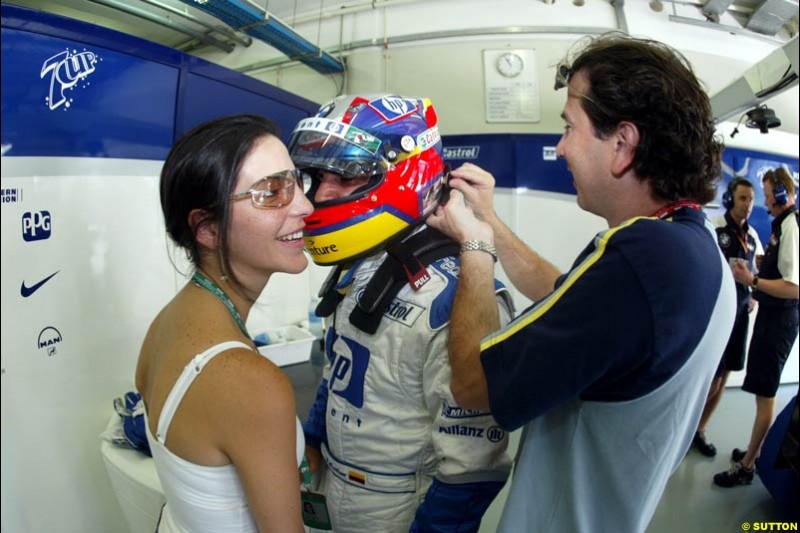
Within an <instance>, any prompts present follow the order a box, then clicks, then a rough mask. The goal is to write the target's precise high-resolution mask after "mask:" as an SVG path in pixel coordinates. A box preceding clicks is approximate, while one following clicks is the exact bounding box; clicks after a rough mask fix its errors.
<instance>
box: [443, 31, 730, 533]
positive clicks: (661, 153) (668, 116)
mask: <svg viewBox="0 0 800 533" xmlns="http://www.w3.org/2000/svg"><path fill="white" fill-rule="evenodd" d="M558 86H562V87H563V86H566V87H567V99H566V105H565V106H564V110H563V113H562V116H563V118H564V121H565V123H566V126H565V129H564V133H563V135H562V137H561V140H560V141H559V143H558V146H557V147H556V153H557V154H558V155H559V156H560V157H562V158H563V159H565V160H566V163H567V167H568V168H569V170H570V171H571V173H572V176H573V179H574V184H575V189H576V190H577V201H578V205H579V206H580V207H581V208H583V209H585V210H586V211H589V212H591V213H594V214H596V215H598V216H601V217H603V218H604V219H605V220H606V221H607V223H608V227H609V229H608V230H606V231H603V232H601V233H600V234H598V235H597V237H596V238H595V239H594V240H593V241H592V242H591V243H589V245H588V246H587V247H586V248H585V249H584V250H583V252H581V254H580V255H579V256H578V258H577V259H576V260H575V262H574V264H573V266H572V268H571V269H570V270H569V272H567V273H566V274H562V273H561V272H559V270H558V269H557V268H556V267H555V266H553V265H552V264H550V263H549V262H547V261H546V260H545V259H543V258H542V257H541V256H539V255H538V254H537V253H536V252H534V251H533V250H531V249H530V248H529V247H528V246H526V245H525V244H524V243H523V242H522V241H521V240H520V239H519V238H518V237H517V236H516V235H514V233H513V232H512V231H511V230H510V229H509V228H508V227H507V226H506V225H505V224H504V223H503V222H502V221H501V220H500V219H499V217H498V216H497V214H496V213H495V212H494V210H493V208H492V191H493V187H494V179H493V177H492V176H491V175H490V174H489V173H487V172H485V171H483V170H482V169H480V168H478V167H476V166H474V165H469V164H465V165H463V166H462V167H460V168H459V169H457V170H454V171H453V173H452V176H453V177H452V179H451V181H450V183H451V185H452V187H453V189H454V190H453V191H451V193H450V200H449V201H448V202H447V204H446V205H445V206H443V207H442V208H440V209H439V210H437V212H436V213H435V214H434V215H433V216H431V217H430V218H429V221H428V224H429V225H431V226H434V227H436V228H437V229H440V230H441V231H442V232H444V233H445V234H447V235H449V236H451V237H453V238H454V239H455V240H456V241H458V242H459V243H461V245H462V248H461V249H462V253H461V276H460V277H459V281H458V289H457V292H456V298H455V304H454V306H453V313H452V317H451V326H450V341H449V356H450V366H451V368H452V382H451V384H450V388H451V390H452V392H453V395H454V397H455V399H456V401H457V402H458V403H459V404H460V405H462V406H463V407H465V408H468V409H489V408H491V411H492V413H493V414H494V417H495V419H496V420H497V422H498V423H499V424H500V426H501V427H503V428H504V429H506V430H508V431H511V430H514V429H516V428H518V427H520V426H523V425H524V426H525V431H524V433H523V436H522V439H521V443H520V450H519V452H518V455H517V461H516V465H515V470H514V476H513V479H512V482H511V488H510V491H509V495H508V499H507V501H506V505H505V508H504V509H503V515H502V517H501V519H500V525H499V529H498V531H500V532H512V531H513V532H524V533H528V532H530V531H540V532H565V533H567V532H568V533H576V532H595V531H625V532H629V533H634V532H641V531H644V530H645V529H646V527H647V524H648V523H649V521H650V519H651V518H652V515H653V512H654V511H655V509H656V506H657V504H658V501H659V499H660V497H661V494H662V492H663V491H664V487H665V486H666V484H667V480H668V479H669V477H670V475H671V474H672V472H673V471H674V470H675V469H676V468H677V467H678V465H679V464H680V462H681V460H682V459H683V457H684V456H685V454H686V451H687V450H688V449H689V446H690V444H691V442H692V436H693V435H694V431H695V429H696V428H697V422H698V420H699V418H700V412H701V411H702V408H703V404H704V402H705V399H706V396H707V393H708V389H709V385H710V383H711V380H712V378H713V376H714V371H715V369H716V367H717V365H718V363H719V360H720V357H721V356H722V352H723V350H724V348H725V344H726V342H727V339H728V337H729V336H730V332H731V329H732V327H733V320H734V315H735V300H736V296H735V287H734V282H733V279H732V277H731V272H730V268H729V266H728V263H727V261H725V259H724V257H722V254H721V252H720V250H719V247H718V246H717V243H716V235H715V234H714V228H713V226H712V225H711V224H710V222H708V220H707V219H706V217H705V215H704V214H703V212H702V211H701V209H700V205H701V204H703V203H705V202H708V201H710V200H711V199H713V198H714V196H715V194H716V182H717V180H718V179H719V178H718V177H719V176H720V174H721V172H720V170H721V169H720V152H721V149H722V146H721V144H720V143H719V142H718V141H717V139H716V138H715V134H714V118H713V116H712V113H711V106H710V103H709V100H708V96H707V95H706V93H705V91H704V90H703V88H702V87H701V86H700V83H699V82H698V80H697V78H696V77H695V75H694V74H693V72H692V70H691V67H690V66H689V63H688V61H687V60H686V59H685V58H683V56H681V55H680V54H679V53H678V52H676V51H675V50H673V49H671V48H669V47H668V46H666V45H664V44H662V43H658V42H655V41H649V40H643V39H634V38H631V37H628V36H623V35H618V34H611V35H603V36H599V37H596V38H593V39H590V40H589V41H588V43H587V44H586V45H585V47H583V48H582V49H580V51H579V53H578V55H577V57H575V58H574V59H573V60H572V61H571V63H570V64H567V63H566V62H565V63H564V64H562V65H561V66H560V67H559V68H558V69H557V87H558ZM547 230H548V229H547V228H540V229H539V231H547ZM492 246H496V247H497V251H498V254H499V256H500V261H501V264H502V266H503V268H504V270H505V272H506V274H508V276H509V278H510V279H511V281H512V283H514V285H515V286H516V287H517V289H519V290H520V292H522V293H523V294H525V295H526V296H527V297H528V298H530V299H531V300H533V301H534V302H535V304H534V305H533V306H531V307H530V308H528V309H527V310H526V311H524V312H523V313H522V314H521V315H519V316H517V317H516V318H515V319H514V320H513V321H512V322H511V323H510V324H508V325H507V326H506V327H504V328H501V323H500V322H499V320H498V316H497V311H496V309H495V305H494V304H493V302H494V300H493V291H492V283H491V273H492V270H493V267H494V261H493V258H492V256H491V255H490V254H489V253H485V251H486V250H488V249H491V247H492Z"/></svg>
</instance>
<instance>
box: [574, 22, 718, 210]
mask: <svg viewBox="0 0 800 533" xmlns="http://www.w3.org/2000/svg"><path fill="white" fill-rule="evenodd" d="M568 72H569V73H570V74H569V75H570V76H573V75H575V73H577V72H583V74H584V75H585V76H586V79H587V80H588V82H589V88H588V92H587V93H586V94H585V95H583V96H584V97H583V98H581V106H582V107H583V110H584V111H585V112H586V114H587V115H588V116H589V119H590V120H591V121H592V124H593V126H594V130H595V134H596V135H597V136H598V137H600V138H606V137H607V136H608V135H610V134H611V133H612V132H613V131H615V130H616V128H617V126H618V125H619V123H620V122H622V121H629V122H632V123H633V124H635V125H636V127H637V128H638V130H639V144H638V146H637V147H636V153H635V156H634V161H633V169H634V171H635V173H636V175H637V176H639V177H640V179H647V180H649V181H650V184H651V186H652V188H653V191H654V193H655V194H656V195H658V196H659V197H661V198H663V199H665V200H669V201H675V200H678V199H680V198H684V199H691V200H694V201H696V202H699V203H702V204H704V203H707V202H709V201H711V200H712V199H713V198H714V196H715V194H716V188H717V187H716V186H717V182H718V181H719V179H720V178H721V176H722V169H721V164H720V157H721V154H722V150H723V148H724V145H723V144H722V142H721V140H720V139H718V138H717V137H716V136H715V132H714V117H713V115H712V112H711V103H710V102H709V99H708V95H707V94H706V92H705V91H704V90H703V88H702V87H701V86H700V83H699V81H698V80H697V78H696V77H695V75H694V72H693V71H692V67H691V65H690V64H689V61H688V60H687V59H686V58H685V57H684V56H683V55H682V54H681V53H680V52H678V51H677V50H674V49H672V48H670V47H669V46H667V45H665V44H663V43H659V42H657V41H651V40H646V39H636V38H631V37H628V36H626V35H623V34H605V35H601V36H599V37H595V38H591V39H590V40H589V43H588V44H587V45H586V46H585V47H584V48H582V49H581V50H580V51H579V53H578V56H577V57H576V58H575V59H574V61H573V62H572V64H571V65H570V66H569V71H568Z"/></svg>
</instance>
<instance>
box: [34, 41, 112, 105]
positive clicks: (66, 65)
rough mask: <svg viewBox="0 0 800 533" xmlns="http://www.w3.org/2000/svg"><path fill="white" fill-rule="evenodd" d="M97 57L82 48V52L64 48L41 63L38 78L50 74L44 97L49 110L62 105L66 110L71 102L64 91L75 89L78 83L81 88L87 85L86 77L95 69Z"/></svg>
mask: <svg viewBox="0 0 800 533" xmlns="http://www.w3.org/2000/svg"><path fill="white" fill-rule="evenodd" d="M98 60H99V58H98V57H97V55H96V54H95V53H94V52H90V51H88V50H86V49H84V51H83V52H77V51H76V50H72V51H71V52H70V51H69V50H65V51H63V52H59V53H58V54H56V55H54V56H53V57H50V58H48V59H46V60H45V61H44V63H42V71H41V73H40V74H39V77H40V78H44V77H45V76H47V75H49V76H50V95H49V96H48V97H47V98H46V101H47V105H48V107H49V108H50V110H51V111H52V110H54V109H56V108H58V107H60V106H62V105H63V106H64V110H65V111H66V110H67V109H68V108H69V106H70V104H71V103H72V98H68V97H67V96H66V95H65V94H64V92H65V91H67V90H73V89H75V86H76V85H78V83H82V84H83V85H81V88H86V86H87V85H89V82H88V81H87V78H88V77H89V75H90V74H91V73H92V72H94V71H95V66H96V65H97V62H98Z"/></svg>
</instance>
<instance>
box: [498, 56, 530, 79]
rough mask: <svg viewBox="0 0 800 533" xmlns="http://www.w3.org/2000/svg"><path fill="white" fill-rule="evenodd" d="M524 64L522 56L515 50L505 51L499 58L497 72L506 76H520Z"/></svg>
mask: <svg viewBox="0 0 800 533" xmlns="http://www.w3.org/2000/svg"><path fill="white" fill-rule="evenodd" d="M524 66H525V64H524V63H523V62H522V58H521V57H520V56H518V55H517V54H515V53H514V52H505V53H503V54H500V56H498V58H497V72H499V73H500V74H502V75H503V76H505V77H506V78H514V77H516V76H519V75H520V73H521V72H522V68H523V67H524Z"/></svg>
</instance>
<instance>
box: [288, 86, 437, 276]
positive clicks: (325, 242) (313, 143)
mask: <svg viewBox="0 0 800 533" xmlns="http://www.w3.org/2000/svg"><path fill="white" fill-rule="evenodd" d="M289 153H290V154H291V156H292V160H293V161H294V164H295V166H296V167H297V168H298V169H300V170H303V171H306V172H308V173H309V174H310V175H311V176H312V185H311V189H310V190H309V192H308V197H309V199H310V200H311V202H312V203H313V204H314V208H315V210H314V212H313V213H312V214H311V215H309V216H308V217H307V218H306V219H305V222H306V227H305V237H304V238H305V243H306V250H307V251H308V252H309V253H310V254H311V257H312V259H313V261H314V262H315V263H316V264H318V265H336V264H340V263H344V262H348V261H352V260H353V259H357V258H359V257H363V256H366V255H369V254H370V253H373V252H376V251H378V250H381V249H383V248H385V247H386V246H387V245H388V243H389V242H391V241H393V240H394V239H396V238H398V237H401V236H404V235H405V234H406V233H408V232H409V231H410V230H411V229H413V228H414V227H415V226H416V225H418V224H419V223H420V222H422V221H423V220H425V218H426V217H427V216H428V215H429V214H430V213H431V212H432V211H433V209H434V208H435V207H436V205H437V203H438V201H439V197H440V196H441V194H442V192H443V190H444V184H445V178H446V177H445V165H444V161H443V160H442V140H441V136H440V135H439V129H438V127H437V119H436V112H435V111H434V109H433V105H431V102H430V100H428V99H426V98H407V97H402V96H397V95H374V96H340V97H337V98H336V99H335V100H333V101H332V102H329V103H328V104H325V105H324V106H322V107H321V108H320V110H319V112H318V113H317V115H316V116H314V117H310V118H307V119H304V120H301V121H300V123H299V124H298V125H297V127H296V128H295V130H294V132H293V133H292V138H291V139H290V141H289ZM322 172H332V173H334V174H338V175H339V176H342V177H343V178H345V179H351V178H358V177H368V178H369V179H368V181H367V182H366V183H367V184H366V185H364V186H363V187H360V188H359V189H357V190H355V191H354V192H353V193H352V194H350V195H349V196H346V197H343V198H337V199H335V200H327V201H322V202H315V201H314V196H315V194H316V191H317V188H318V187H319V179H320V176H321V173H322Z"/></svg>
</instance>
